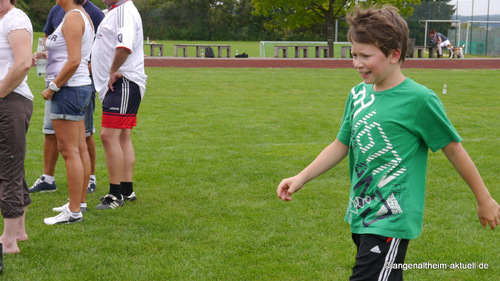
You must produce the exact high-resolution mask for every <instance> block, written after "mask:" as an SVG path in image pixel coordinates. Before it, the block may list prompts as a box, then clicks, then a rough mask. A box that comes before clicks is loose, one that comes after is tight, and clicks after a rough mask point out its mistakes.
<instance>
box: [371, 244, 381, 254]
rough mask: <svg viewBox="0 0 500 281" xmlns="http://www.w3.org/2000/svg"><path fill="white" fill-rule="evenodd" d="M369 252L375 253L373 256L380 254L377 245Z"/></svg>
mask: <svg viewBox="0 0 500 281" xmlns="http://www.w3.org/2000/svg"><path fill="white" fill-rule="evenodd" d="M370 252H372V253H375V254H380V253H382V252H381V251H380V248H379V247H378V245H377V246H375V247H373V248H371V249H370Z"/></svg>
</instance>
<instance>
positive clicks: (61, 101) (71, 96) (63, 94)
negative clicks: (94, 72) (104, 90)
mask: <svg viewBox="0 0 500 281" xmlns="http://www.w3.org/2000/svg"><path fill="white" fill-rule="evenodd" d="M91 92H92V87H91V85H87V86H78V87H66V86H63V87H61V89H60V90H59V91H58V92H57V93H55V94H54V95H53V96H52V100H51V102H50V119H51V120H54V119H55V120H70V121H81V120H84V119H85V110H86V109H87V107H89V104H90V98H91V96H92V94H91Z"/></svg>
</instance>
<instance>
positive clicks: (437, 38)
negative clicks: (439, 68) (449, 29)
mask: <svg viewBox="0 0 500 281" xmlns="http://www.w3.org/2000/svg"><path fill="white" fill-rule="evenodd" d="M429 36H430V37H431V42H432V44H434V45H436V47H437V49H438V58H442V57H443V47H447V48H448V45H451V43H450V40H448V38H447V37H446V36H444V35H443V34H441V33H439V32H436V30H434V29H431V31H429Z"/></svg>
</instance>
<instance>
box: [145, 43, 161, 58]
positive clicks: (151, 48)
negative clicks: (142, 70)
mask: <svg viewBox="0 0 500 281" xmlns="http://www.w3.org/2000/svg"><path fill="white" fill-rule="evenodd" d="M144 46H149V47H150V50H151V52H150V53H151V56H154V55H155V48H158V50H159V51H160V53H159V56H160V57H163V44H156V43H151V44H144Z"/></svg>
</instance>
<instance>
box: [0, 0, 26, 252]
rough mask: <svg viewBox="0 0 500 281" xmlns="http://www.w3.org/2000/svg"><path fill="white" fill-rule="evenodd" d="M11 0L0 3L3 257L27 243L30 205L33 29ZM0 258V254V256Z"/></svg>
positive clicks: (0, 140)
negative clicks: (28, 155)
mask: <svg viewBox="0 0 500 281" xmlns="http://www.w3.org/2000/svg"><path fill="white" fill-rule="evenodd" d="M15 4H16V1H15V0H0V61H1V62H2V64H1V65H0V209H1V212H2V217H3V234H2V236H1V237H0V243H2V245H3V251H4V252H5V253H17V252H19V251H20V250H19V246H18V245H17V241H22V240H27V239H28V234H27V233H26V228H25V215H26V207H27V206H28V205H29V204H30V203H31V199H30V196H29V193H28V185H27V184H26V180H25V174H24V158H25V155H26V133H27V132H28V127H29V124H30V119H31V114H32V113H33V95H32V93H31V91H30V88H29V87H28V84H27V83H26V81H27V75H28V72H29V70H30V67H31V46H32V43H33V27H32V26H31V22H30V19H29V18H28V16H27V15H26V14H25V13H24V12H23V11H21V10H20V9H18V8H16V7H15ZM0 255H1V253H0Z"/></svg>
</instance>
